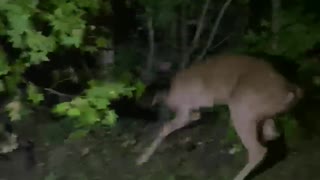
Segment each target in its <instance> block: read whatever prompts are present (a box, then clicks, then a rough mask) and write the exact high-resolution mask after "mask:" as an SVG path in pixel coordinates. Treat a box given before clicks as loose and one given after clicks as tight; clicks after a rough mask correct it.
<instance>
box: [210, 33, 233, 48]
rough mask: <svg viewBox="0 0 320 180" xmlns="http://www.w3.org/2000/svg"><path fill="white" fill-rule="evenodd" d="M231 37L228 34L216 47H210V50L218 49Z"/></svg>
mask: <svg viewBox="0 0 320 180" xmlns="http://www.w3.org/2000/svg"><path fill="white" fill-rule="evenodd" d="M231 35H232V34H229V35H228V36H226V37H224V38H223V39H222V40H221V41H220V42H218V43H217V44H216V45H214V46H213V47H212V49H215V48H217V47H219V46H220V45H221V44H222V43H224V42H225V41H226V40H228V39H229V38H230V36H231Z"/></svg>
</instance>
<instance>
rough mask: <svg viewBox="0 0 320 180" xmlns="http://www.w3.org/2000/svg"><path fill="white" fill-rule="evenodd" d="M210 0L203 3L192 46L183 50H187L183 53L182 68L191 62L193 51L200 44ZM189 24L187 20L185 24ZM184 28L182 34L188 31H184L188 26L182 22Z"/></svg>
mask: <svg viewBox="0 0 320 180" xmlns="http://www.w3.org/2000/svg"><path fill="white" fill-rule="evenodd" d="M210 1H211V0H206V3H205V4H204V5H203V8H202V12H201V15H200V17H199V20H198V22H197V29H196V32H195V35H194V37H193V40H192V42H191V46H190V48H189V49H187V48H183V51H185V52H183V53H184V54H183V62H182V64H181V68H185V66H186V65H187V64H188V63H189V61H190V55H191V54H192V53H193V51H194V50H195V49H196V48H197V46H198V44H199V39H200V36H201V33H202V31H203V26H204V21H205V17H206V14H207V12H208V8H209V4H210ZM182 16H183V14H182ZM182 18H185V17H182ZM185 21H186V20H185ZM187 24H188V23H187V22H186V24H185V25H187ZM182 28H184V30H183V32H182V34H186V32H184V31H186V30H185V28H186V27H184V24H182ZM184 38H185V37H184ZM184 41H186V40H184ZM184 43H186V42H183V44H184Z"/></svg>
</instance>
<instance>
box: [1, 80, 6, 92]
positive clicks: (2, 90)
mask: <svg viewBox="0 0 320 180" xmlns="http://www.w3.org/2000/svg"><path fill="white" fill-rule="evenodd" d="M5 90H6V88H5V85H4V82H3V80H1V79H0V93H1V92H4V91H5Z"/></svg>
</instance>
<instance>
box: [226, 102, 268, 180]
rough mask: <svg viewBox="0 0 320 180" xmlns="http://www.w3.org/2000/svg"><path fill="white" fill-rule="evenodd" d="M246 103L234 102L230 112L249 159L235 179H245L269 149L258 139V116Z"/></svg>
mask: <svg viewBox="0 0 320 180" xmlns="http://www.w3.org/2000/svg"><path fill="white" fill-rule="evenodd" d="M250 111H251V110H250V108H248V107H247V106H246V104H245V103H244V104H233V105H231V106H230V113H231V119H232V123H233V126H234V128H235V130H236V132H237V134H238V136H239V138H240V140H241V142H242V144H243V145H244V147H245V148H246V150H247V153H248V154H247V156H248V161H247V164H246V165H245V167H244V168H243V169H242V170H241V171H240V172H239V173H238V174H237V176H236V177H235V178H234V180H243V179H244V178H245V177H247V176H248V174H249V173H250V172H251V171H252V170H253V169H255V167H256V166H258V165H259V164H260V163H261V162H262V160H263V159H264V157H265V156H266V153H267V149H266V148H265V147H264V146H263V145H262V144H261V143H260V142H259V140H258V131H257V122H258V119H257V118H258V117H257V115H256V114H255V113H252V112H250Z"/></svg>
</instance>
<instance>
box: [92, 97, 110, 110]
mask: <svg viewBox="0 0 320 180" xmlns="http://www.w3.org/2000/svg"><path fill="white" fill-rule="evenodd" d="M90 102H91V103H92V104H93V105H94V106H95V107H96V108H97V109H98V110H103V109H106V108H107V106H108V105H109V104H110V102H109V101H108V99H107V98H97V99H96V98H92V99H90Z"/></svg>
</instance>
